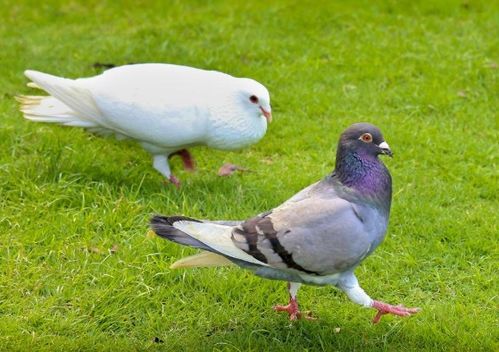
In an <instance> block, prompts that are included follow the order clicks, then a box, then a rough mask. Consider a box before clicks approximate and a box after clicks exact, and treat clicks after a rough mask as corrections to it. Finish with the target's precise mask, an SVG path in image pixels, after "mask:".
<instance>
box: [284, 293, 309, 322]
mask: <svg viewBox="0 0 499 352" xmlns="http://www.w3.org/2000/svg"><path fill="white" fill-rule="evenodd" d="M274 310H275V311H276V312H287V313H288V314H289V320H298V319H301V318H305V319H307V320H315V318H314V317H313V316H312V313H311V312H305V314H303V313H302V312H300V309H299V308H298V301H297V300H296V299H293V298H290V299H289V304H288V305H287V306H281V305H277V306H274Z"/></svg>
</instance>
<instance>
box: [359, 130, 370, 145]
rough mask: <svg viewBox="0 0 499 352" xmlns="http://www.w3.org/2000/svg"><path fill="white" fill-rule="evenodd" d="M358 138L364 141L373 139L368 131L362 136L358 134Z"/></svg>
mask: <svg viewBox="0 0 499 352" xmlns="http://www.w3.org/2000/svg"><path fill="white" fill-rule="evenodd" d="M359 139H360V140H361V141H362V142H364V143H371V142H372V141H373V136H372V135H371V134H370V133H367V132H366V133H364V134H363V135H362V136H360V138H359Z"/></svg>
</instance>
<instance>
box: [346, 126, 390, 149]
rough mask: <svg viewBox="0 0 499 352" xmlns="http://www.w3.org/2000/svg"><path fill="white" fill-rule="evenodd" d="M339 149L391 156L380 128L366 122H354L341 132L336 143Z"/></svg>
mask: <svg viewBox="0 0 499 352" xmlns="http://www.w3.org/2000/svg"><path fill="white" fill-rule="evenodd" d="M340 149H346V150H350V151H355V152H356V153H357V154H358V155H361V156H366V157H368V156H373V157H376V156H378V155H379V154H386V155H388V156H392V151H391V150H390V147H389V146H388V143H386V142H385V139H384V138H383V135H382V134H381V131H380V129H379V128H378V127H376V126H374V125H372V124H370V123H366V122H361V123H354V124H353V125H351V126H350V127H348V128H347V129H346V130H345V131H344V132H343V133H342V134H341V137H340V142H339V145H338V150H340Z"/></svg>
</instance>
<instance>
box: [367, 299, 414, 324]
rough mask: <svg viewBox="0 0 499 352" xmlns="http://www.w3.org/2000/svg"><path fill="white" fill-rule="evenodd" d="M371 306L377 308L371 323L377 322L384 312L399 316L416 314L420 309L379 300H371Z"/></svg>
mask: <svg viewBox="0 0 499 352" xmlns="http://www.w3.org/2000/svg"><path fill="white" fill-rule="evenodd" d="M372 307H373V308H374V309H377V310H378V312H377V313H376V315H375V316H374V318H373V324H377V323H379V321H380V320H381V317H382V316H383V315H385V314H393V315H398V316H400V317H407V316H410V315H413V314H416V313H417V312H419V311H420V310H421V309H420V308H407V307H404V306H403V305H401V304H400V305H397V306H393V305H391V304H388V303H384V302H380V301H373V304H372Z"/></svg>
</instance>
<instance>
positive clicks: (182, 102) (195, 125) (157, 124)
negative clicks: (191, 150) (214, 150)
mask: <svg viewBox="0 0 499 352" xmlns="http://www.w3.org/2000/svg"><path fill="white" fill-rule="evenodd" d="M234 80H235V79H234V78H233V77H231V76H229V75H227V74H224V73H220V72H216V71H204V70H199V69H195V68H191V67H184V66H177V65H168V64H140V65H127V66H122V67H117V68H114V69H111V70H108V71H106V72H104V73H103V74H101V75H99V76H96V77H92V78H84V79H79V80H76V82H77V83H78V84H81V85H82V86H83V87H85V88H87V89H88V90H89V91H90V92H91V94H92V96H93V98H94V100H95V102H96V105H97V106H98V108H99V110H100V111H101V112H102V119H103V123H104V124H105V125H107V126H114V127H115V128H116V129H119V130H120V131H122V132H124V133H125V134H127V135H128V136H130V137H132V138H134V139H138V140H142V141H147V142H149V143H153V144H156V145H158V146H164V147H177V146H188V145H192V144H203V143H205V142H206V141H205V138H206V135H207V129H208V128H209V122H210V114H212V113H214V112H215V111H216V110H217V106H218V105H220V104H221V103H222V104H223V103H224V101H223V99H221V97H220V96H219V95H220V92H221V91H224V92H227V91H228V90H229V91H230V88H231V86H232V84H233V82H234ZM131 82H133V84H131Z"/></svg>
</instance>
